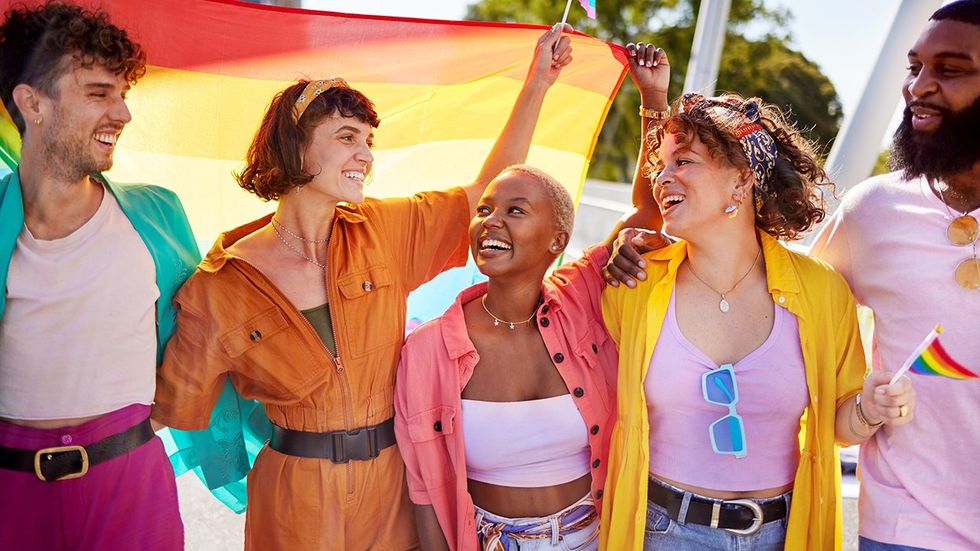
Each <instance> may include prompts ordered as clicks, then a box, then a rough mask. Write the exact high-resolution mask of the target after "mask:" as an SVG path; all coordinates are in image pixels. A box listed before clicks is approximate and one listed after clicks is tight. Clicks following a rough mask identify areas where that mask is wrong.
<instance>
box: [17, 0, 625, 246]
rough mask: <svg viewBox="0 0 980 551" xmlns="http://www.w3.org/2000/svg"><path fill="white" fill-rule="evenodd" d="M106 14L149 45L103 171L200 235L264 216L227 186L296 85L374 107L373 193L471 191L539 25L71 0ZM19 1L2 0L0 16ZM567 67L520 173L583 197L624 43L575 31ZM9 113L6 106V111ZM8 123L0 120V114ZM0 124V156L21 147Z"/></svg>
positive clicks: (219, 3) (225, 0)
mask: <svg viewBox="0 0 980 551" xmlns="http://www.w3.org/2000/svg"><path fill="white" fill-rule="evenodd" d="M78 1H79V3H82V4H87V5H98V6H101V7H102V8H103V9H105V10H106V11H108V12H109V13H110V15H111V17H112V20H113V22H114V23H116V24H117V25H119V26H121V27H123V28H125V29H127V30H128V31H129V33H130V35H131V36H132V37H133V38H135V39H136V40H138V41H139V42H140V43H141V44H142V45H143V47H144V48H145V49H146V51H147V56H148V60H149V62H150V64H151V65H150V66H149V67H148V71H147V75H146V77H145V78H144V79H143V80H141V81H140V82H139V83H138V84H137V85H136V86H135V87H134V88H133V90H132V91H131V93H130V94H129V101H128V103H129V106H130V109H131V111H132V113H133V121H132V122H131V123H130V124H129V125H127V127H126V129H125V131H123V134H122V137H121V139H120V141H119V144H118V145H117V148H116V153H115V166H114V167H113V169H112V171H110V172H109V173H108V176H109V177H110V178H112V179H113V180H115V181H118V182H147V183H153V184H158V185H162V186H165V187H168V188H170V189H173V190H174V191H176V192H177V194H178V195H179V196H180V198H181V200H182V202H183V203H184V207H185V209H186V211H187V214H188V217H189V218H190V221H191V225H192V226H193V227H194V233H195V235H196V236H197V238H198V239H199V240H200V241H201V243H202V244H203V245H204V246H205V247H207V246H210V244H211V242H212V241H213V239H214V237H215V236H216V235H217V234H218V233H219V232H221V231H223V230H226V229H228V228H232V227H235V226H237V225H239V224H241V223H243V222H245V221H248V220H251V219H254V218H258V217H259V216H261V215H263V214H265V213H267V212H269V211H270V210H271V208H272V207H270V205H269V204H267V203H263V202H262V201H259V200H257V199H256V198H255V197H254V196H252V195H250V194H248V193H245V192H244V191H242V190H241V189H240V188H239V187H238V185H237V184H236V183H235V181H234V180H233V179H232V172H233V171H236V170H240V169H241V168H242V166H243V159H244V156H245V152H246V149H247V148H248V145H249V143H250V141H251V139H252V136H253V134H254V133H255V130H256V128H258V124H259V120H260V118H261V116H262V113H263V112H264V110H265V108H266V106H267V105H268V104H269V101H270V100H271V99H272V96H273V95H274V94H275V93H276V92H278V91H279V90H282V89H283V88H285V87H286V86H287V85H289V84H290V83H291V82H293V81H295V80H296V79H297V78H301V77H309V78H328V77H333V76H340V77H343V78H344V79H346V80H347V82H349V83H350V85H351V86H353V87H355V88H357V89H359V90H361V91H363V92H364V93H365V94H366V95H367V96H368V97H369V98H371V99H372V100H373V101H374V102H375V104H376V106H377V110H378V113H379V115H380V116H381V120H382V123H381V127H380V128H379V129H378V130H377V131H376V140H375V144H376V149H375V152H374V154H375V164H374V181H373V182H372V184H371V186H370V187H369V188H368V189H367V190H366V191H367V193H368V195H372V196H375V197H390V196H406V195H411V194H412V193H414V192H416V191H422V190H426V189H445V188H449V187H452V186H458V185H465V184H467V183H469V182H470V181H472V180H473V178H475V177H476V175H477V174H478V172H479V170H480V166H481V165H482V164H483V160H484V158H485V157H486V155H487V154H488V153H489V151H490V148H491V146H492V145H493V141H494V139H495V138H496V137H497V135H498V134H499V133H500V131H501V129H502V128H503V125H504V123H505V122H506V120H507V116H508V114H509V112H510V108H511V106H512V104H513V102H514V98H516V97H517V93H518V91H519V90H520V88H521V86H522V84H523V80H524V76H525V74H526V73H527V69H528V66H529V64H530V61H531V56H532V52H533V49H534V44H535V42H536V41H537V39H538V37H539V36H540V35H541V33H542V32H543V31H544V30H545V29H546V27H541V26H531V25H513V24H502V23H482V22H472V21H458V22H455V21H431V20H421V19H405V18H393V17H380V16H360V15H346V14H339V13H329V12H314V11H310V10H301V9H291V8H279V7H271V6H262V5H256V4H246V3H244V2H235V1H230V0H154V1H152V2H134V1H132V0H78ZM15 3H18V1H17V0H0V7H2V8H3V9H4V10H6V9H7V8H9V7H10V5H12V4H15ZM568 36H570V37H571V39H572V47H573V48H574V56H575V61H573V62H572V64H571V65H569V66H568V67H566V68H565V69H564V70H563V71H562V73H561V75H560V76H559V78H558V81H557V82H556V83H555V85H554V86H552V88H551V90H550V91H549V93H548V96H547V99H546V100H545V103H544V107H543V109H542V113H541V119H540V122H539V124H538V126H537V129H536V131H535V133H534V139H533V142H532V146H531V150H530V153H529V155H528V163H530V164H533V165H535V166H538V167H539V168H541V169H543V170H545V171H547V172H548V173H550V174H552V175H553V176H555V177H556V178H557V179H558V180H559V181H560V182H562V183H563V184H564V185H565V186H566V187H567V188H568V190H569V191H570V192H571V193H572V197H574V198H576V200H577V198H578V196H579V194H580V191H581V186H582V183H583V181H584V179H585V174H586V172H587V170H588V166H589V160H590V158H591V156H592V151H593V148H594V146H595V143H596V140H597V138H598V135H599V129H600V128H601V126H602V123H603V121H604V119H605V116H606V113H607V111H608V109H609V107H610V105H611V104H612V99H613V98H614V97H615V95H616V92H617V91H618V90H619V86H620V84H621V83H622V81H623V78H624V77H625V76H626V53H625V50H623V48H621V47H619V46H614V45H610V44H607V43H605V42H602V41H600V40H596V39H594V38H591V37H589V36H586V35H582V34H575V33H570V34H568ZM0 111H2V109H0ZM4 115H6V114H4ZM2 119H3V120H0V161H6V162H7V164H8V165H10V164H11V163H13V162H14V161H16V159H17V158H18V157H19V152H20V139H19V136H18V135H17V132H16V130H15V129H13V128H12V123H10V121H9V119H7V118H6V117H5V116H4V117H2Z"/></svg>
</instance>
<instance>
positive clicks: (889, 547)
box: [858, 536, 926, 551]
mask: <svg viewBox="0 0 980 551" xmlns="http://www.w3.org/2000/svg"><path fill="white" fill-rule="evenodd" d="M858 551H926V550H925V549H923V548H921V547H912V546H909V545H896V544H894V543H884V542H880V541H876V540H870V539H868V538H865V537H861V536H858Z"/></svg>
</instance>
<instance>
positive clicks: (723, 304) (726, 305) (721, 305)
mask: <svg viewBox="0 0 980 551" xmlns="http://www.w3.org/2000/svg"><path fill="white" fill-rule="evenodd" d="M761 256H762V247H759V253H758V254H756V255H755V260H753V261H752V264H751V265H750V266H749V269H748V270H746V271H745V273H744V274H742V277H740V278H738V281H736V282H735V285H732V287H731V289H729V290H727V291H725V292H724V293H722V292H721V291H719V290H717V289H715V288H714V287H712V286H711V285H708V282H707V281H705V280H704V279H702V278H701V276H699V275H698V273H697V272H696V271H695V270H694V265H692V264H691V260H690V259H688V261H687V269H688V270H691V273H692V274H693V275H694V277H696V278H697V279H698V281H700V282H701V283H703V284H704V286H705V287H707V288H708V289H711V290H712V291H714V292H715V293H718V294H719V295H721V300H720V301H719V302H718V309H719V310H721V313H722V314H727V313H728V311H729V310H731V309H732V305H731V303H730V302H728V299H727V298H726V297H725V295H727V294H728V293H731V292H732V291H734V290H735V289H736V288H737V287H738V286H739V284H740V283H742V281H744V280H745V278H747V277H749V274H750V273H752V268H755V265H756V264H757V263H758V262H759V257H761Z"/></svg>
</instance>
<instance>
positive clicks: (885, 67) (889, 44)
mask: <svg viewBox="0 0 980 551" xmlns="http://www.w3.org/2000/svg"><path fill="white" fill-rule="evenodd" d="M941 4H942V0H902V3H901V5H900V6H899V7H898V10H897V11H896V12H895V18H894V19H893V20H892V26H891V29H890V30H889V31H888V36H887V38H885V43H884V44H882V46H881V51H880V53H879V54H878V60H877V61H876V62H875V65H874V68H873V69H872V70H871V72H870V73H869V74H868V81H867V83H866V84H865V85H864V92H862V94H861V99H860V100H859V101H858V104H857V106H856V107H855V109H854V111H853V112H852V113H850V114H849V115H847V117H845V119H844V124H843V126H841V130H840V133H839V134H837V139H836V140H835V141H834V147H833V148H832V149H831V150H830V155H829V156H828V157H827V162H826V164H825V165H824V169H825V170H826V171H827V174H828V175H829V176H830V179H831V180H833V181H834V182H835V183H836V184H837V192H838V195H840V194H842V193H843V192H844V191H845V190H847V189H848V188H850V187H851V186H853V185H854V184H857V183H858V182H860V181H862V180H864V179H865V178H867V177H868V176H869V175H870V174H871V170H872V169H873V168H874V166H875V161H876V160H877V159H878V155H879V154H880V153H881V149H882V148H881V142H882V140H883V139H884V137H885V133H886V132H887V131H888V123H889V122H890V121H891V118H892V116H893V115H894V114H895V107H896V105H897V104H898V101H899V100H900V98H901V92H902V81H903V80H904V79H905V73H906V66H907V65H908V62H907V58H906V54H907V53H908V51H909V49H911V48H912V45H913V44H914V43H915V39H916V38H917V37H918V36H919V34H920V33H921V32H922V29H924V28H925V26H926V24H927V23H928V22H929V16H930V15H932V12H934V11H936V9H937V8H939V6H940V5H941ZM831 201H832V198H830V197H828V203H831ZM835 206H836V205H832V204H828V207H830V208H828V212H832V210H833V207H835Z"/></svg>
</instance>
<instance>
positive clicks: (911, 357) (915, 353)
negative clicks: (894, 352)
mask: <svg viewBox="0 0 980 551" xmlns="http://www.w3.org/2000/svg"><path fill="white" fill-rule="evenodd" d="M942 332H943V326H942V325H938V324H937V325H936V327H935V328H934V329H933V330H932V331H930V332H929V334H928V335H926V338H924V339H922V342H920V343H919V346H916V347H915V350H913V351H912V353H911V354H909V357H908V358H906V359H905V363H903V364H902V367H901V369H899V370H898V371H896V372H895V375H894V376H893V377H892V380H891V381H890V382H889V383H888V384H890V385H893V384H895V382H896V381H898V378H899V377H901V376H902V375H904V374H905V372H906V371H908V370H909V368H910V367H912V364H914V363H915V360H917V359H918V358H919V356H920V355H921V354H922V351H923V350H925V349H926V348H929V345H930V344H932V341H934V340H936V337H938V336H939V334H940V333H942Z"/></svg>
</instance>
